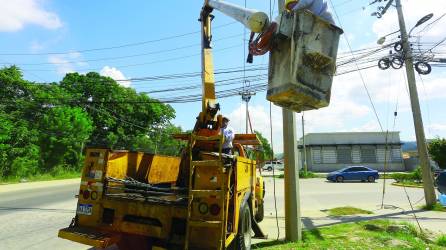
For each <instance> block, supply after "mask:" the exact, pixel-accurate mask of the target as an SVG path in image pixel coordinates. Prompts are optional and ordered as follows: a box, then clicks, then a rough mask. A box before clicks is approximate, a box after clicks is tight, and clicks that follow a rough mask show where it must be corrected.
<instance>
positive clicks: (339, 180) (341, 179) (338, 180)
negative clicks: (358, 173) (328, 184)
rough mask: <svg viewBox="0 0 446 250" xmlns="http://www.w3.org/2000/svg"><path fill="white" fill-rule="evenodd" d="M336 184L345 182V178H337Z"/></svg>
mask: <svg viewBox="0 0 446 250" xmlns="http://www.w3.org/2000/svg"><path fill="white" fill-rule="evenodd" d="M336 182H344V177H342V176H337V177H336Z"/></svg>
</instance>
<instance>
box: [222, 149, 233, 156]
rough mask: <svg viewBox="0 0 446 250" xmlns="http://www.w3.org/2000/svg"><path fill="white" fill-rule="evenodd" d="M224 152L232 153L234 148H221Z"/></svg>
mask: <svg viewBox="0 0 446 250" xmlns="http://www.w3.org/2000/svg"><path fill="white" fill-rule="evenodd" d="M221 152H222V153H223V154H227V155H232V148H224V149H222V150H221Z"/></svg>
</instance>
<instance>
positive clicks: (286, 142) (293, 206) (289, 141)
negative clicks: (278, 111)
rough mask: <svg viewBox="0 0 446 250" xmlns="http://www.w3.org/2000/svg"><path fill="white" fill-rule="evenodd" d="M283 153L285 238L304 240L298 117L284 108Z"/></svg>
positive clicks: (280, 0)
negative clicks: (297, 129) (297, 130)
mask: <svg viewBox="0 0 446 250" xmlns="http://www.w3.org/2000/svg"><path fill="white" fill-rule="evenodd" d="M277 2H278V5H279V13H281V12H282V11H284V3H285V2H284V0H278V1H277ZM282 116H283V152H284V164H285V238H286V240H289V241H298V240H299V241H300V240H302V223H301V214H300V194H299V174H298V171H299V169H298V158H297V154H298V151H297V136H296V116H295V114H294V112H293V111H291V110H288V109H285V108H282Z"/></svg>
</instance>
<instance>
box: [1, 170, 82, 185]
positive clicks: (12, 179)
mask: <svg viewBox="0 0 446 250" xmlns="http://www.w3.org/2000/svg"><path fill="white" fill-rule="evenodd" d="M80 176H81V173H80V171H64V172H58V173H47V174H36V175H34V176H29V177H25V178H24V177H19V176H9V177H5V178H0V185H4V184H14V183H20V182H35V181H53V180H64V179H72V178H79V177H80Z"/></svg>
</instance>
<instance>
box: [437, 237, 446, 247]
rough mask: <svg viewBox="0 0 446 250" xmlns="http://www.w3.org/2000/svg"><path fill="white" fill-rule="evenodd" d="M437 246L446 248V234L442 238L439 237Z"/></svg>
mask: <svg viewBox="0 0 446 250" xmlns="http://www.w3.org/2000/svg"><path fill="white" fill-rule="evenodd" d="M437 245H439V246H442V247H446V234H443V235H441V236H440V237H438V239H437Z"/></svg>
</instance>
